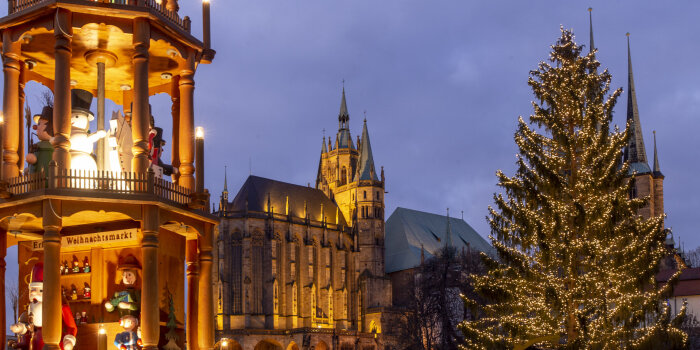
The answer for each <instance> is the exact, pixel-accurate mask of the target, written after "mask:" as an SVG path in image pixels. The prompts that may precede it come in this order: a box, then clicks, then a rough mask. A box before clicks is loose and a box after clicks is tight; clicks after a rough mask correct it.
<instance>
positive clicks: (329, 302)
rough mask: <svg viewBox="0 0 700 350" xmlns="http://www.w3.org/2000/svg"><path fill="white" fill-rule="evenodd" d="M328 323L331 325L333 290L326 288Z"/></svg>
mask: <svg viewBox="0 0 700 350" xmlns="http://www.w3.org/2000/svg"><path fill="white" fill-rule="evenodd" d="M328 323H330V324H333V288H328Z"/></svg>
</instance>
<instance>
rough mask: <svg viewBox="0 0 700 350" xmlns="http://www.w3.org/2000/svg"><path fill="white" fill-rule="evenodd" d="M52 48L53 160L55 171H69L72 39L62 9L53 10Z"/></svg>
mask: <svg viewBox="0 0 700 350" xmlns="http://www.w3.org/2000/svg"><path fill="white" fill-rule="evenodd" d="M56 11H57V12H56V17H55V21H54V30H53V35H54V38H55V39H56V42H55V44H54V57H55V59H54V61H55V64H56V67H55V72H54V75H55V77H54V97H53V131H54V139H53V142H52V143H53V147H54V151H53V160H55V161H56V164H57V165H58V169H59V170H60V169H69V168H70V114H71V113H70V112H71V95H70V90H71V87H70V59H71V55H72V49H71V42H72V39H73V25H72V15H71V12H70V11H67V10H64V9H57V10H56Z"/></svg>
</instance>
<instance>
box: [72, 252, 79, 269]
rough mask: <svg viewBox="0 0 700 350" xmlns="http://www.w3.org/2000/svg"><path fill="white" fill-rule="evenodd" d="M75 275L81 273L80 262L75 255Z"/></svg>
mask: <svg viewBox="0 0 700 350" xmlns="http://www.w3.org/2000/svg"><path fill="white" fill-rule="evenodd" d="M73 273H80V261H78V257H77V256H75V255H73Z"/></svg>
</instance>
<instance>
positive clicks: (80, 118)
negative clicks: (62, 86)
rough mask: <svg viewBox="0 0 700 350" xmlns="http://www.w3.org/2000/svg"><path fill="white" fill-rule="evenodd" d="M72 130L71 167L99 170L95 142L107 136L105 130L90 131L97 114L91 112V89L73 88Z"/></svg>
mask: <svg viewBox="0 0 700 350" xmlns="http://www.w3.org/2000/svg"><path fill="white" fill-rule="evenodd" d="M71 103H72V110H71V130H70V156H71V169H77V170H91V171H97V163H96V162H95V158H93V157H92V152H93V149H94V143H95V142H97V140H99V139H101V138H103V137H105V135H107V133H106V132H105V131H104V130H98V131H97V132H94V133H92V134H90V133H88V127H89V126H90V121H91V120H93V119H95V116H94V115H93V114H92V112H90V104H91V103H92V94H91V93H90V92H89V91H85V90H80V89H73V90H71Z"/></svg>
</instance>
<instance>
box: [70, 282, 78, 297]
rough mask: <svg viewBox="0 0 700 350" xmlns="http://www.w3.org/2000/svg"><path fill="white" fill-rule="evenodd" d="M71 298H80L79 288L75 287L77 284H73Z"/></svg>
mask: <svg viewBox="0 0 700 350" xmlns="http://www.w3.org/2000/svg"><path fill="white" fill-rule="evenodd" d="M70 300H78V288H76V287H75V284H71V290H70Z"/></svg>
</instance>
